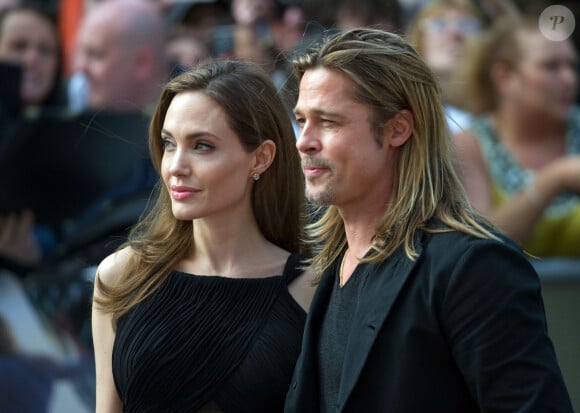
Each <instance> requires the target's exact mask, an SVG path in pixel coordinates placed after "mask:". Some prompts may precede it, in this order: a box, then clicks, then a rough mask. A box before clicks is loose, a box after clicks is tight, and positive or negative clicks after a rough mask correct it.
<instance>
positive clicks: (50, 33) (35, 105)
mask: <svg viewBox="0 0 580 413" xmlns="http://www.w3.org/2000/svg"><path fill="white" fill-rule="evenodd" d="M0 62H4V63H12V64H16V65H18V66H19V68H20V76H19V77H20V105H19V114H20V115H22V116H34V115H35V114H36V113H37V112H38V111H39V110H43V109H47V108H51V107H52V108H57V109H62V108H64V107H65V106H66V104H65V100H64V99H63V93H62V85H61V55H60V41H59V37H58V30H57V26H56V22H55V19H54V17H53V16H52V15H51V14H50V13H49V11H48V10H47V9H44V8H42V7H41V6H39V5H37V4H36V3H32V2H21V3H20V4H17V5H14V6H9V7H6V8H5V9H3V10H1V11H0Z"/></svg>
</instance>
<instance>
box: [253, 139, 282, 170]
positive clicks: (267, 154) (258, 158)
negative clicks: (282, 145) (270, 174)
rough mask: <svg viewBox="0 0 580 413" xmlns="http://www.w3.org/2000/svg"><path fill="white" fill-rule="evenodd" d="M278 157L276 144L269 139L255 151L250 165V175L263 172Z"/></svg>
mask: <svg viewBox="0 0 580 413" xmlns="http://www.w3.org/2000/svg"><path fill="white" fill-rule="evenodd" d="M275 157H276V144H275V143H274V141H272V140H270V139H267V140H265V141H264V142H262V143H261V144H260V146H258V147H257V148H256V150H255V151H254V158H253V160H252V165H251V167H250V175H255V174H259V175H261V174H263V173H264V172H266V170H267V169H268V168H269V167H270V165H272V162H274V158H275Z"/></svg>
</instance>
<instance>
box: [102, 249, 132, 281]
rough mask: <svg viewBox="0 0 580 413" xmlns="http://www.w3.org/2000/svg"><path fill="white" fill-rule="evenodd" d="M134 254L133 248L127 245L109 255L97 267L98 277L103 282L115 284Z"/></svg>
mask: <svg viewBox="0 0 580 413" xmlns="http://www.w3.org/2000/svg"><path fill="white" fill-rule="evenodd" d="M133 254H134V252H133V249H132V248H131V247H128V246H127V247H124V248H121V249H120V250H117V251H115V252H114V253H112V254H111V255H108V256H107V257H105V258H104V259H103V260H102V261H101V263H100V264H99V266H98V267H97V277H99V279H100V280H101V282H102V283H103V284H105V285H107V286H111V285H113V284H114V283H115V282H116V281H117V279H118V277H119V275H120V274H121V273H122V272H123V269H124V267H125V265H127V263H128V262H129V260H130V259H131V257H132V256H133Z"/></svg>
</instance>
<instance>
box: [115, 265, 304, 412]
mask: <svg viewBox="0 0 580 413" xmlns="http://www.w3.org/2000/svg"><path fill="white" fill-rule="evenodd" d="M302 258H303V257H301V256H299V255H296V254H293V255H291V256H290V257H289V259H288V261H287V263H286V266H285V269H284V273H283V274H282V275H279V276H272V277H266V278H250V279H248V278H245V279H239V278H226V277H219V276H200V275H193V274H186V273H183V272H179V271H175V272H173V273H172V274H171V275H170V276H169V277H168V279H167V280H166V282H165V283H164V284H163V286H162V287H161V289H160V291H158V293H156V294H155V295H153V296H152V297H149V298H148V299H147V300H145V301H144V302H142V303H140V304H139V305H137V306H135V307H134V308H133V309H132V310H131V311H129V312H128V313H127V314H125V315H124V316H123V317H121V318H120V319H119V323H118V326H117V332H116V338H115V343H114V346H113V364H112V367H113V376H114V379H115V384H116V386H117V391H118V393H119V396H120V397H121V400H122V402H123V407H124V412H125V413H147V412H155V413H161V412H164V413H178V412H183V413H185V412H187V413H195V412H204V413H205V412H223V413H230V412H248V413H249V412H252V413H256V412H268V413H275V412H283V410H284V399H285V396H286V392H287V391H288V387H289V385H290V380H291V378H292V372H293V370H294V364H295V362H296V359H297V357H298V353H299V352H300V346H301V340H302V333H303V329H304V323H305V321H306V313H305V311H304V310H303V309H302V307H300V305H299V304H298V303H297V302H296V301H295V300H294V299H293V298H292V296H291V295H290V293H289V291H288V284H290V283H291V282H292V280H294V279H295V278H296V277H297V276H298V275H299V274H300V273H301V270H300V269H299V265H300V263H301V259H302Z"/></svg>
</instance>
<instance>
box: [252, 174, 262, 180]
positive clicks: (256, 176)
mask: <svg viewBox="0 0 580 413" xmlns="http://www.w3.org/2000/svg"><path fill="white" fill-rule="evenodd" d="M252 179H253V180H254V181H257V180H258V179H260V174H258V173H255V174H254V175H252Z"/></svg>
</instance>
